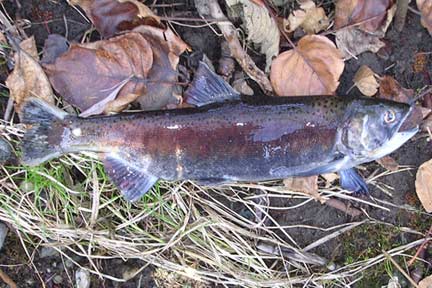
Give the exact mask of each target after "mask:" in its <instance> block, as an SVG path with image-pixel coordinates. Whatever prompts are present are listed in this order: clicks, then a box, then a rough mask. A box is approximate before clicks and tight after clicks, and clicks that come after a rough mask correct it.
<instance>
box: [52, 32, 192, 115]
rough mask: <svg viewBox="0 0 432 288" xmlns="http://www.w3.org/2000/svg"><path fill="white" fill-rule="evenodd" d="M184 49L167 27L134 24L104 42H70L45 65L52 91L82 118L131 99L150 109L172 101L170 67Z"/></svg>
mask: <svg viewBox="0 0 432 288" xmlns="http://www.w3.org/2000/svg"><path fill="white" fill-rule="evenodd" d="M186 48H187V45H186V44H185V43H184V42H183V41H182V40H181V39H180V38H178V37H177V36H176V35H175V34H174V33H173V32H172V31H171V30H169V29H167V30H164V29H160V28H156V27H152V26H139V27H137V28H135V30H134V31H133V32H129V33H126V34H123V35H121V36H117V37H114V38H111V39H109V40H101V41H97V42H94V43H88V44H82V45H78V44H74V45H72V46H71V48H70V49H69V51H68V52H66V53H64V54H63V55H61V56H60V57H59V58H57V59H56V60H55V62H54V63H53V64H47V65H45V68H46V70H47V72H48V74H49V77H50V80H51V83H52V84H53V87H54V88H55V89H56V91H58V93H59V94H60V95H62V96H63V97H64V98H65V99H66V101H68V102H69V103H71V104H73V105H75V106H77V107H79V108H80V109H81V110H82V111H83V116H90V115H95V114H99V113H102V112H103V111H105V113H107V112H114V111H116V112H117V111H121V110H122V109H124V108H125V107H126V106H127V104H128V103H130V102H131V101H134V100H137V101H139V102H140V104H141V108H142V109H144V110H153V109H160V108H162V107H165V106H166V105H168V104H178V102H179V97H180V96H179V95H176V94H175V93H173V91H174V89H175V88H176V87H177V85H176V84H177V72H176V69H177V64H178V61H179V55H180V54H181V53H183V52H184V50H185V49H186ZM125 81H126V82H125ZM114 100H115V101H114ZM116 105H117V106H116Z"/></svg>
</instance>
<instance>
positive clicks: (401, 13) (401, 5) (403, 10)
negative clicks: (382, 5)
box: [395, 0, 410, 32]
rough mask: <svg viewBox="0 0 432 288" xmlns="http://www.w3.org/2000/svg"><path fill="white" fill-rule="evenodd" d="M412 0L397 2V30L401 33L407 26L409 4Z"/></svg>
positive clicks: (398, 0)
mask: <svg viewBox="0 0 432 288" xmlns="http://www.w3.org/2000/svg"><path fill="white" fill-rule="evenodd" d="M409 2H410V0H397V2H396V3H397V10H396V15H395V28H396V30H397V31H399V32H401V31H402V29H403V28H404V26H405V20H406V15H407V12H408V4H409Z"/></svg>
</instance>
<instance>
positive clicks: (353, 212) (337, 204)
mask: <svg viewBox="0 0 432 288" xmlns="http://www.w3.org/2000/svg"><path fill="white" fill-rule="evenodd" d="M325 204H326V205H328V206H330V207H333V208H336V209H338V210H340V211H342V212H344V213H346V214H348V215H350V216H352V217H357V216H360V215H361V214H362V212H361V211H360V210H359V209H357V208H354V207H349V206H348V205H346V204H345V203H343V202H342V201H340V200H338V199H335V198H330V199H328V200H327V201H326V202H325Z"/></svg>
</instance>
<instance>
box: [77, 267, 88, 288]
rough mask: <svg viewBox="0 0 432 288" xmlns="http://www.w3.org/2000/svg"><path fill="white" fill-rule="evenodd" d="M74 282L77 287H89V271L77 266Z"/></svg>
mask: <svg viewBox="0 0 432 288" xmlns="http://www.w3.org/2000/svg"><path fill="white" fill-rule="evenodd" d="M75 283H76V287H77V288H89V287H90V272H89V271H87V270H85V269H83V268H78V270H77V271H76V272H75Z"/></svg>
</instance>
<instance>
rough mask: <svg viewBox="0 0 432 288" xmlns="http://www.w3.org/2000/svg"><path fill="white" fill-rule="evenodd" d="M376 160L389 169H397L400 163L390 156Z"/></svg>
mask: <svg viewBox="0 0 432 288" xmlns="http://www.w3.org/2000/svg"><path fill="white" fill-rule="evenodd" d="M376 162H377V163H378V164H380V165H381V166H382V167H383V168H385V169H387V170H389V171H397V170H398V169H399V164H398V163H397V162H396V160H395V159H393V158H392V157H390V156H384V157H382V158H380V159H378V160H376Z"/></svg>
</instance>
